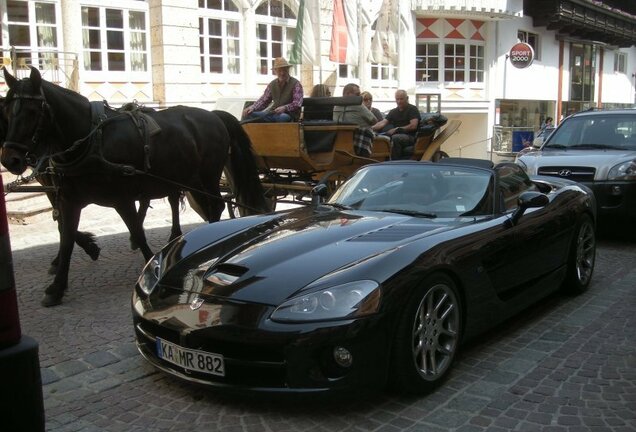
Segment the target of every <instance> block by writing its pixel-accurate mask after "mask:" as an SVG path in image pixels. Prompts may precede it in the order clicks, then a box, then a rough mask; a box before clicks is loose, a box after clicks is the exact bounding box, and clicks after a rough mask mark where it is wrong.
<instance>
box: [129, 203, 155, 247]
mask: <svg viewBox="0 0 636 432" xmlns="http://www.w3.org/2000/svg"><path fill="white" fill-rule="evenodd" d="M148 208H150V200H149V199H146V198H144V199H140V200H139V209H138V210H137V218H138V219H139V223H140V224H141V226H142V227H143V225H144V220H146V214H147V213H148ZM129 241H130V249H132V250H137V249H139V245H138V244H137V243H136V242H135V240H133V237H132V234H131V236H130V238H129Z"/></svg>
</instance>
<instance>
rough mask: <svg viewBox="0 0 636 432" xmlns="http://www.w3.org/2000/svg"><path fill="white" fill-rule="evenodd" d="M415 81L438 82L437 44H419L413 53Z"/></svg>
mask: <svg viewBox="0 0 636 432" xmlns="http://www.w3.org/2000/svg"><path fill="white" fill-rule="evenodd" d="M415 81H423V82H437V81H439V44H438V43H419V44H417V47H416V53H415Z"/></svg>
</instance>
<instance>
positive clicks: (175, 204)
mask: <svg viewBox="0 0 636 432" xmlns="http://www.w3.org/2000/svg"><path fill="white" fill-rule="evenodd" d="M180 200H181V193H180V192H178V193H176V194H170V195H168V202H169V203H170V210H171V211H172V228H171V229H170V238H169V239H168V241H172V240H174V239H176V238H177V237H179V236H180V235H181V234H182V232H181V223H180V222H179V203H180Z"/></svg>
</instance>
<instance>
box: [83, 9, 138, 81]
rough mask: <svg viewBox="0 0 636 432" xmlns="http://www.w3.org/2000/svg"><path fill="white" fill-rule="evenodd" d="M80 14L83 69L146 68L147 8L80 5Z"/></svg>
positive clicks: (124, 70)
mask: <svg viewBox="0 0 636 432" xmlns="http://www.w3.org/2000/svg"><path fill="white" fill-rule="evenodd" d="M139 3H141V2H139ZM146 7H147V6H146ZM81 14H82V42H83V47H84V48H83V50H82V54H83V59H84V62H83V63H84V69H85V70H87V71H102V72H147V71H148V66H149V65H148V63H149V59H148V53H149V47H148V25H147V10H134V9H127V8H114V7H103V6H82V9H81Z"/></svg>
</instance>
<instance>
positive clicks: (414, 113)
mask: <svg viewBox="0 0 636 432" xmlns="http://www.w3.org/2000/svg"><path fill="white" fill-rule="evenodd" d="M395 103H396V104H397V107H395V108H393V109H392V110H391V111H389V114H388V115H387V116H386V118H385V119H384V120H381V121H379V122H377V123H376V124H375V125H373V127H372V129H373V130H374V131H376V132H378V131H382V130H385V128H386V127H389V129H388V130H386V132H384V134H385V135H388V136H390V137H391V159H408V158H410V157H411V155H410V154H407V152H405V151H404V150H405V149H406V148H412V147H413V146H414V144H415V135H416V134H417V128H418V126H419V123H420V112H419V110H418V109H417V107H416V106H415V105H411V104H410V103H409V97H408V95H407V94H406V91H404V90H398V91H396V92H395Z"/></svg>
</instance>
